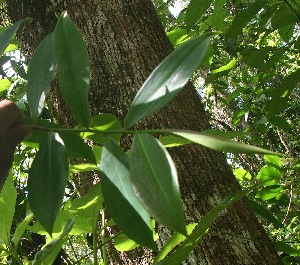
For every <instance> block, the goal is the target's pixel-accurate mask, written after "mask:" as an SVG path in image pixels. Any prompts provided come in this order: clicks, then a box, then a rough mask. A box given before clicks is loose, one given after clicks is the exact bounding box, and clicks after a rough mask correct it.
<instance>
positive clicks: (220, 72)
mask: <svg viewBox="0 0 300 265" xmlns="http://www.w3.org/2000/svg"><path fill="white" fill-rule="evenodd" d="M235 66H236V60H235V59H232V60H231V61H230V62H228V63H227V64H226V65H223V66H221V67H219V68H218V69H215V70H213V71H212V72H211V73H209V74H208V76H207V79H206V81H205V83H206V84H208V83H211V82H212V81H214V80H216V79H218V78H220V77H222V76H225V75H227V74H228V73H229V72H230V71H231V70H232V69H233V68H234V67H235Z"/></svg>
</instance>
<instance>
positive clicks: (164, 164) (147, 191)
mask: <svg viewBox="0 0 300 265" xmlns="http://www.w3.org/2000/svg"><path fill="white" fill-rule="evenodd" d="M130 177H131V182H132V186H133V189H134V192H135V194H136V195H137V197H138V198H139V200H140V201H141V203H142V205H143V206H144V208H145V209H146V210H147V211H148V212H149V213H150V215H151V216H152V217H153V218H154V219H155V220H156V221H158V222H159V223H161V224H162V225H165V226H167V227H169V228H171V229H174V230H175V231H177V232H179V233H181V234H186V230H185V229H186V228H185V217H184V210H183V205H182V201H181V199H180V192H179V185H178V179H177V172H176V168H175V165H174V162H173V161H172V158H171V156H170V155H169V153H168V152H167V150H166V149H165V148H164V147H163V145H162V144H161V143H160V142H159V141H158V140H157V139H156V138H154V137H153V136H152V135H150V134H136V135H135V137H134V139H133V144H132V148H131V155H130ZM166 209H167V210H166Z"/></svg>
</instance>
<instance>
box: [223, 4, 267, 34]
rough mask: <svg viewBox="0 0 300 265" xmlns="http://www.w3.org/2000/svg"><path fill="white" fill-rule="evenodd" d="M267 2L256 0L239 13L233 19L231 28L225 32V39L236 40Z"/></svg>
mask: <svg viewBox="0 0 300 265" xmlns="http://www.w3.org/2000/svg"><path fill="white" fill-rule="evenodd" d="M266 3H267V1H263V0H257V1H255V2H254V3H253V4H251V5H250V6H249V7H248V8H247V9H244V10H242V11H240V12H239V13H238V14H237V15H236V17H235V18H234V20H233V22H232V25H231V27H230V28H229V29H228V30H227V32H226V34H225V36H226V38H233V39H234V38H236V37H237V36H238V35H239V34H240V33H241V32H242V31H243V28H244V27H245V26H246V25H247V24H248V23H249V22H250V20H251V19H252V18H253V17H254V16H255V15H256V14H257V13H258V12H259V11H260V10H261V9H262V8H263V7H264V6H265V5H266Z"/></svg>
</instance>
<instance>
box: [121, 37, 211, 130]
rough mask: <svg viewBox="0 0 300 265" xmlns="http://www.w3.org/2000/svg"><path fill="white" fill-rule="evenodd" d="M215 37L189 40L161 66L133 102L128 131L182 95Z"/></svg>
mask: <svg viewBox="0 0 300 265" xmlns="http://www.w3.org/2000/svg"><path fill="white" fill-rule="evenodd" d="M215 35H216V34H215V33H206V34H203V35H201V36H198V37H195V38H193V39H190V40H188V41H187V42H185V43H183V44H182V45H180V46H179V47H178V48H177V49H175V50H174V51H173V52H172V53H171V54H170V55H169V56H168V57H167V58H166V59H165V60H164V61H163V62H162V63H160V64H159V66H158V67H157V68H156V69H155V70H154V71H153V72H152V74H151V75H150V76H149V77H148V79H147V80H146V81H145V83H144V84H143V86H142V88H141V89H140V90H139V92H138V93H137V95H136V97H135V98H134V100H133V102H132V104H131V106H130V108H129V111H128V113H127V116H126V118H125V127H126V128H130V127H132V126H133V125H135V124H136V123H137V122H138V121H139V120H141V119H142V118H145V117H147V116H148V115H150V114H151V113H152V112H154V111H156V110H158V109H159V108H161V107H163V106H164V105H166V104H167V103H168V102H169V101H170V100H171V99H172V98H174V96H175V95H177V94H178V93H179V92H180V91H181V89H182V88H183V86H184V85H185V84H186V83H187V82H188V80H189V78H190V77H191V76H192V74H193V73H194V72H195V71H196V70H197V68H198V67H199V65H200V63H201V62H202V60H203V58H204V56H205V53H206V50H207V47H208V45H209V41H210V39H211V38H212V37H213V36H215Z"/></svg>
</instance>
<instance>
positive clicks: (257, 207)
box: [248, 200, 283, 228]
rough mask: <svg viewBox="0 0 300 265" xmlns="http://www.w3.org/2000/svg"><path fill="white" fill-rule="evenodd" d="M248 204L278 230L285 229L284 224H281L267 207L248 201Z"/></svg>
mask: <svg viewBox="0 0 300 265" xmlns="http://www.w3.org/2000/svg"><path fill="white" fill-rule="evenodd" d="M248 203H249V204H250V206H251V208H252V210H253V211H254V212H255V213H257V214H259V215H260V216H261V217H263V218H264V219H266V220H267V221H269V222H270V223H271V224H273V225H275V227H276V228H280V227H283V225H282V223H280V222H279V221H278V220H277V219H276V217H275V216H274V215H273V214H272V213H270V211H268V210H267V209H266V208H265V207H263V206H261V205H260V204H258V203H257V202H255V201H252V200H248Z"/></svg>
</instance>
